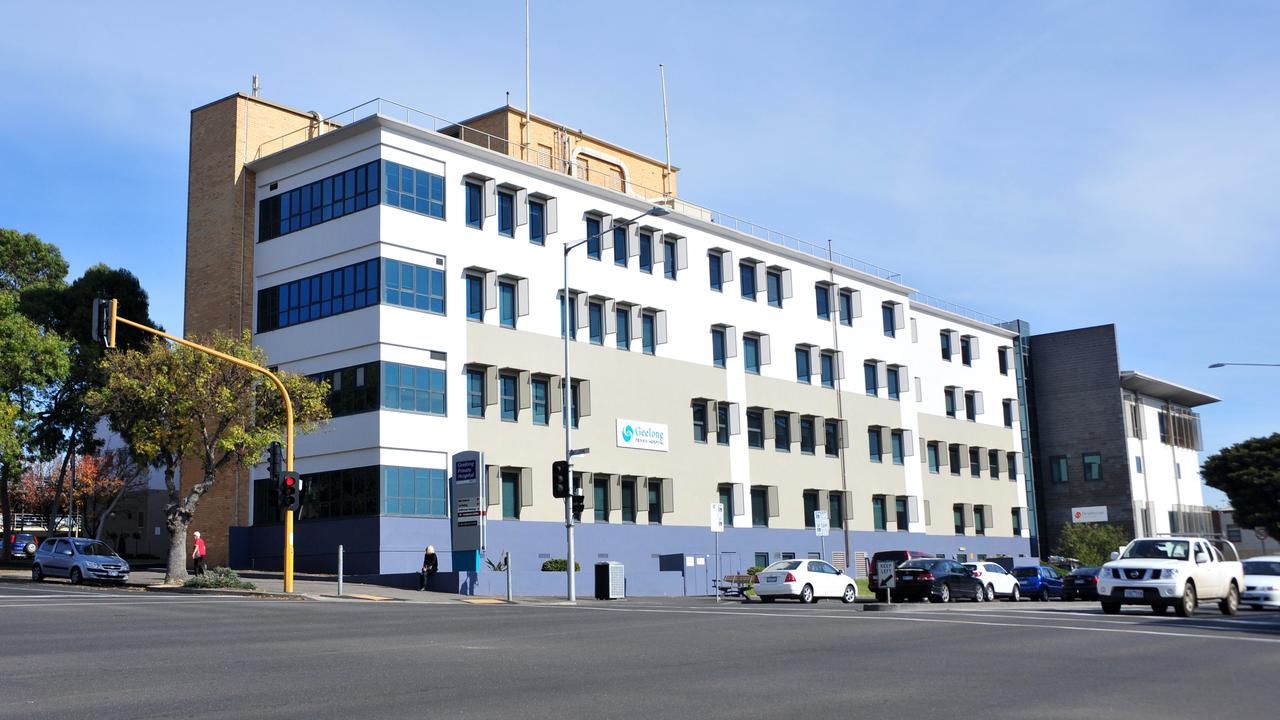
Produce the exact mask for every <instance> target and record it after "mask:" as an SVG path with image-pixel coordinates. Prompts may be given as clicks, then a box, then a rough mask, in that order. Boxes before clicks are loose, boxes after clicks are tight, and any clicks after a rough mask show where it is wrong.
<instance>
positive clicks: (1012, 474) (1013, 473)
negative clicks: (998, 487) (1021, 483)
mask: <svg viewBox="0 0 1280 720" xmlns="http://www.w3.org/2000/svg"><path fill="white" fill-rule="evenodd" d="M1006 459H1007V460H1008V461H1009V479H1010V480H1017V479H1018V453H1009V454H1008V456H1007V457H1006Z"/></svg>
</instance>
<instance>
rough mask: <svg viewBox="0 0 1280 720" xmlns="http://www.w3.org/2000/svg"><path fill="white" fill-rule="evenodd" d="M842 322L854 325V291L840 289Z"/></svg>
mask: <svg viewBox="0 0 1280 720" xmlns="http://www.w3.org/2000/svg"><path fill="white" fill-rule="evenodd" d="M840 324H841V325H848V326H850V327H852V326H853V291H852V290H841V291H840Z"/></svg>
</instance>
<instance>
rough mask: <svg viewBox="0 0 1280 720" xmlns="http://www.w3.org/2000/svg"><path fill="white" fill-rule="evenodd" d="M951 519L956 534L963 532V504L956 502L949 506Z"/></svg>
mask: <svg viewBox="0 0 1280 720" xmlns="http://www.w3.org/2000/svg"><path fill="white" fill-rule="evenodd" d="M951 521H952V524H953V525H955V531H956V534H957V535H963V534H964V505H961V504H959V503H956V504H955V505H952V506H951Z"/></svg>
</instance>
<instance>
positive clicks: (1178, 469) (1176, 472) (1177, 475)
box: [1173, 463, 1182, 480]
mask: <svg viewBox="0 0 1280 720" xmlns="http://www.w3.org/2000/svg"><path fill="white" fill-rule="evenodd" d="M1173 477H1174V479H1175V480H1181V479H1182V463H1174V464H1173Z"/></svg>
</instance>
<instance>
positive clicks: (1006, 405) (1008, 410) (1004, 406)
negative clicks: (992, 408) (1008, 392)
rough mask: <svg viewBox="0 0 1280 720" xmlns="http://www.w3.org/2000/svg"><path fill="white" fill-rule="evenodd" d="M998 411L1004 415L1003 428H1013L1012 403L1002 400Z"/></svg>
mask: <svg viewBox="0 0 1280 720" xmlns="http://www.w3.org/2000/svg"><path fill="white" fill-rule="evenodd" d="M1000 406H1001V407H1000V409H1001V411H1002V412H1003V413H1004V426H1005V427H1007V428H1011V427H1013V401H1012V400H1004V401H1002V402H1001V403H1000Z"/></svg>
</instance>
